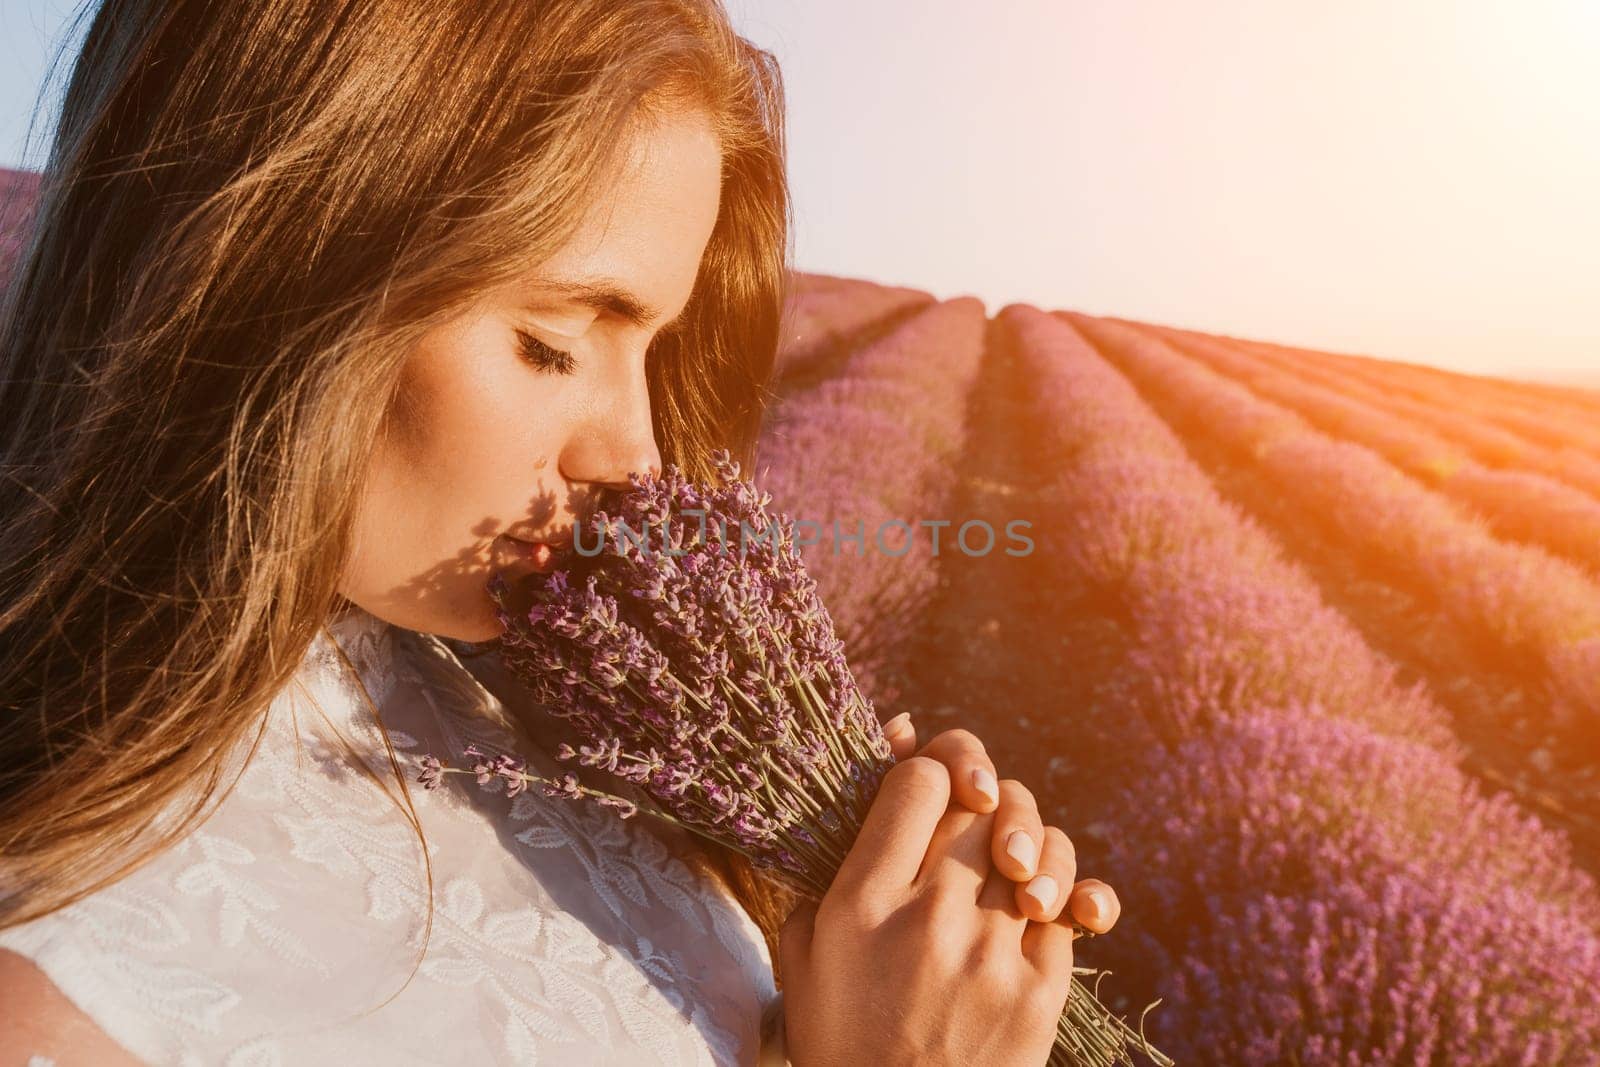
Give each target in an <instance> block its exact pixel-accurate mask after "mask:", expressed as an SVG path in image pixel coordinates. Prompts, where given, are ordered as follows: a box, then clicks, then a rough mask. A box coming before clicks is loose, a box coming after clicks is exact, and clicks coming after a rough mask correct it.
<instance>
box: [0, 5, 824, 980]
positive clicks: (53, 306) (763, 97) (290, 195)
mask: <svg viewBox="0 0 1600 1067" xmlns="http://www.w3.org/2000/svg"><path fill="white" fill-rule="evenodd" d="M685 106H692V107H699V108H702V109H704V110H705V111H706V112H707V113H708V114H709V115H710V116H711V117H712V119H713V122H714V124H715V126H716V128H717V130H718V132H719V133H720V136H721V144H722V151H723V189H722V198H721V210H720V216H719V218H718V219H717V222H716V226H715V229H714V232H713V234H712V237H711V240H710V244H709V246H708V248H707V250H706V253H705V257H704V260H703V262H702V264H701V271H700V276H699V278H698V279H697V281H696V287H695V295H694V298H693V301H692V303H691V305H690V308H689V310H688V312H687V314H686V315H685V317H684V319H683V320H682V322H681V324H680V325H678V326H677V327H675V328H673V329H671V330H668V331H663V332H662V334H661V335H659V336H658V337H657V339H656V340H655V342H654V346H653V348H652V351H651V357H650V359H649V361H648V365H649V368H650V369H649V375H650V389H651V397H652V404H653V410H654V413H655V420H656V426H655V429H656V437H657V440H658V442H660V445H661V450H662V457H663V459H664V460H665V461H666V462H672V463H677V464H678V465H679V466H680V467H682V468H683V469H685V470H686V471H688V472H689V473H690V474H692V475H694V476H697V477H707V476H710V474H711V471H710V470H709V469H708V465H707V461H706V456H707V454H708V452H709V451H710V450H711V449H712V448H715V447H718V446H722V447H727V448H729V449H731V450H732V451H733V453H734V455H735V456H743V457H745V458H746V460H747V461H748V457H749V456H750V453H751V451H752V449H753V446H754V441H755V438H756V435H757V433H758V431H759V428H760V421H761V415H762V411H763V407H764V404H765V401H766V399H767V391H766V390H767V382H768V379H769V377H770V373H771V369H772V363H773V358H774V355H775V350H776V347H777V344H778V338H779V326H780V315H781V309H782V307H783V304H784V299H785V296H786V286H787V285H788V279H789V274H788V269H787V253H788V249H789V247H790V238H791V232H790V211H789V199H788V189H787V185H786V177H785V160H784V142H783V137H784V133H783V90H782V82H781V78H780V76H779V71H778V68H777V65H776V62H775V60H774V59H773V57H772V56H771V55H770V54H769V53H766V52H763V51H761V50H759V49H757V48H755V47H754V46H752V45H751V44H750V43H749V42H747V41H745V40H743V39H742V38H740V37H739V36H738V35H737V34H735V33H734V32H733V30H732V28H731V26H730V24H729V21H728V17H727V14H726V12H725V11H724V10H723V8H722V6H721V3H720V0H560V2H554V0H550V2H539V0H453V2H441V3H430V4H425V5H418V4H416V3H414V2H412V0H256V2H243V0H241V2H236V3H225V4H219V3H210V2H200V0H104V2H103V3H102V4H101V5H100V6H99V7H98V8H97V9H96V10H95V11H94V13H93V18H92V22H91V23H90V25H89V27H88V31H87V36H86V38H85V43H84V45H83V48H82V51H81V53H80V54H79V56H78V58H77V60H76V62H75V64H74V66H73V69H72V71H71V75H70V78H69V81H68V84H67V87H66V91H65V95H64V103H63V107H62V112H61V118H60V122H59V125H58V126H57V127H56V128H55V130H54V134H53V138H52V140H51V143H50V151H49V156H48V161H47V163H46V165H45V166H44V171H43V176H42V179H41V182H40V188H39V193H38V208H37V216H36V219H35V222H34V225H33V228H32V230H31V231H30V232H29V234H28V235H27V236H26V239H25V240H24V241H23V243H22V246H21V248H20V251H19V258H18V260H17V262H16V263H15V265H14V268H13V271H12V273H11V277H10V280H9V283H8V285H7V288H6V293H5V302H4V305H3V307H0V412H4V413H5V418H4V423H3V425H0V873H3V874H4V876H5V879H6V882H7V888H8V889H10V890H12V892H10V893H9V894H8V895H7V896H5V897H4V899H3V900H0V928H4V927H7V926H11V925H16V924H19V923H22V922H26V921H28V920H29V919H32V918H36V917H38V916H40V915H43V914H46V913H48V912H51V911H54V910H56V909H58V908H61V907H64V906H66V905H67V904H70V903H72V902H74V901H76V900H78V899H80V898H82V897H84V896H86V895H87V894H90V893H92V892H94V891H95V890H97V889H99V888H101V887H103V886H105V885H108V884H110V883H111V882H114V881H116V880H117V879H119V878H121V877H123V876H125V875H126V874H127V873H129V872H131V871H132V870H133V869H134V868H136V867H138V866H139V865H141V864H142V863H144V862H145V861H147V860H148V859H149V858H151V857H152V856H153V855H154V854H155V853H157V852H158V851H160V850H161V849H163V848H165V847H167V846H168V845H170V844H171V843H173V842H174V841H175V840H176V839H177V838H178V837H180V836H181V835H182V834H184V833H185V832H187V831H188V830H190V829H192V828H193V827H194V826H195V825H197V824H198V822H199V821H201V820H202V819H203V818H204V817H205V816H206V815H208V814H209V812H210V810H213V809H212V808H210V807H208V804H209V803H210V802H212V801H215V802H220V800H221V799H222V798H225V797H226V795H227V793H228V791H229V790H230V789H231V788H232V784H233V783H232V782H228V783H226V784H224V783H223V782H221V781H220V778H221V777H222V775H221V774H219V764H220V763H221V761H220V760H219V755H220V754H221V753H224V752H226V751H229V750H231V749H232V747H233V746H234V745H235V744H236V743H237V742H240V741H241V740H248V739H249V738H250V737H251V736H252V734H254V736H255V737H256V738H257V739H259V736H260V733H259V732H260V729H261V727H262V725H263V724H264V723H265V721H266V709H267V707H268V704H269V703H270V701H271V700H272V698H273V696H274V695H275V694H276V693H278V692H279V691H280V690H281V689H282V688H283V687H284V686H285V685H286V684H288V683H289V680H290V679H291V677H292V676H293V674H294V672H295V669H296V667H297V666H298V665H299V663H300V661H301V658H302V655H303V654H304V652H305V651H306V650H307V648H308V646H309V645H310V643H311V641H312V640H313V638H314V637H315V635H316V633H317V632H318V629H319V627H321V626H322V625H323V623H324V622H325V621H326V620H327V619H328V618H329V617H330V615H331V613H332V612H333V611H334V610H335V609H336V608H337V606H338V604H339V601H340V600H341V599H342V598H339V597H338V594H337V593H336V591H335V586H336V583H337V582H338V580H339V577H340V575H341V572H342V570H343V568H344V564H345V561H346V559H347V558H348V557H347V553H348V551H349V549H350V548H351V536H350V531H351V528H352V523H353V519H354V516H355V513H356V505H357V502H358V498H359V491H360V488H361V486H362V485H363V482H364V472H365V467H366V463H367V460H368V456H369V454H370V452H371V448H372V442H373V440H374V439H375V435H376V434H377V432H378V430H379V428H380V426H381V425H382V422H383V418H384V415H385V412H386V411H387V410H388V409H389V406H390V404H391V403H392V402H394V400H395V397H396V389H395V386H396V383H397V381H398V380H399V370H400V365H401V363H402V362H403V361H404V358H405V354H406V353H407V351H408V350H409V349H410V347H411V343H412V342H413V341H414V340H415V339H416V338H417V337H419V336H421V335H422V334H423V333H424V332H426V331H427V330H428V329H430V328H431V327H433V326H434V325H436V324H437V323H439V322H440V321H442V320H444V319H446V318H448V317H449V316H451V315H452V314H453V313H456V312H458V311H459V310H460V309H461V308H462V307H463V306H465V305H466V304H468V303H470V302H471V300H472V299H473V298H474V294H476V293H478V292H480V291H481V288H482V287H484V286H488V285H494V284H497V283H499V282H502V281H504V280H506V279H508V278H510V277H512V276H513V275H515V274H517V273H519V272H521V271H525V270H526V269H527V268H528V267H529V266H530V265H532V264H535V263H537V262H541V261H542V260H543V259H544V258H545V257H546V256H548V255H550V254H553V253H554V252H555V251H556V250H557V249H558V248H559V247H560V245H561V243H562V242H563V241H564V240H565V239H566V238H567V237H568V236H569V235H570V234H571V233H572V231H573V230H574V229H575V227H576V226H577V224H578V221H579V218H580V216H581V212H582V210H583V208H584V207H585V205H586V204H587V203H588V201H589V198H590V196H592V194H593V193H594V192H595V186H596V183H597V182H600V181H603V180H604V176H605V175H606V174H607V172H608V170H609V167H610V165H611V164H612V162H613V159H614V155H613V153H614V151H615V150H616V149H617V148H619V147H620V146H621V145H622V144H623V143H624V142H626V141H627V139H628V137H629V135H630V133H631V132H632V131H634V130H636V129H638V128H639V127H638V125H637V124H639V123H644V122H648V121H649V120H650V119H651V117H652V116H654V115H659V114H662V113H664V109H668V108H673V107H685ZM658 109H661V110H658ZM252 751H253V748H252ZM390 754H391V758H392V756H393V750H392V748H391V750H390ZM394 767H395V770H396V772H397V774H398V773H399V765H398V763H395V764H394ZM400 779H401V789H400V795H401V796H402V797H403V798H404V799H405V804H404V805H402V814H406V815H407V818H408V820H409V821H410V822H411V824H412V825H413V826H414V827H416V829H417V832H418V835H419V837H420V835H421V828H420V826H419V825H418V824H417V820H416V818H415V811H414V809H412V810H411V811H410V812H409V814H407V812H406V808H407V807H408V806H409V804H410V798H411V790H410V789H409V788H408V786H407V784H406V781H405V776H404V775H400ZM235 780H237V779H235ZM171 812H177V813H178V814H177V816H176V817H167V816H168V814H169V813H171ZM423 855H424V858H425V856H426V851H425V849H424V851H423ZM703 860H704V862H703V864H702V866H703V868H704V869H705V870H707V871H709V872H711V873H714V874H718V875H719V876H721V877H724V878H726V879H727V880H728V881H729V882H730V883H731V884H732V888H733V889H734V892H735V894H736V895H737V896H738V898H739V899H740V900H741V901H742V902H743V904H744V906H745V907H746V909H747V910H748V911H749V912H750V914H751V915H752V917H753V918H754V919H755V920H756V922H757V923H758V924H759V925H760V926H761V927H762V929H763V932H764V933H765V934H766V937H767V942H768V946H769V948H770V949H771V955H772V958H773V960H774V963H776V960H777V957H778V952H777V947H776V930H777V927H778V925H779V924H781V921H782V919H783V917H784V915H785V914H786V913H787V910H788V907H789V905H790V903H792V901H791V900H790V899H789V898H787V896H786V895H785V894H783V893H781V892H780V891H778V890H776V889H773V888H771V887H770V886H769V885H768V883H766V882H763V881H761V880H759V878H758V876H757V875H756V874H755V872H754V871H753V870H752V869H751V868H750V866H749V865H748V864H747V863H746V862H745V861H744V860H743V858H742V857H739V856H737V855H735V854H733V853H730V852H725V851H723V850H721V849H718V848H715V847H710V846H707V851H706V854H705V856H704V857H703ZM429 887H430V894H429V900H430V909H429V919H430V924H431V918H432V908H431V903H432V893H431V888H432V879H431V872H430V875H429ZM424 951H426V946H424Z"/></svg>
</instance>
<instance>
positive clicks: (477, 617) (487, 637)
mask: <svg viewBox="0 0 1600 1067" xmlns="http://www.w3.org/2000/svg"><path fill="white" fill-rule="evenodd" d="M441 625H442V628H441V629H436V630H434V631H432V632H433V633H434V634H436V635H437V636H439V637H448V638H450V639H452V640H455V641H470V642H472V643H473V644H478V643H480V642H483V641H492V640H494V639H495V638H497V637H499V636H500V635H501V634H503V633H504V632H505V627H503V626H501V625H500V619H499V618H498V617H497V616H496V615H495V606H494V605H493V604H491V603H486V604H484V605H483V607H482V608H481V609H476V610H473V611H470V612H466V613H463V614H461V615H458V616H456V617H454V618H450V619H446V620H443V621H442V624H441Z"/></svg>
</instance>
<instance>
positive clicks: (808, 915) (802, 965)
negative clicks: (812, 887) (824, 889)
mask: <svg viewBox="0 0 1600 1067" xmlns="http://www.w3.org/2000/svg"><path fill="white" fill-rule="evenodd" d="M816 922H817V905H816V902H815V901H811V900H801V901H800V902H799V903H798V904H796V905H795V906H794V910H793V911H791V912H790V913H789V917H788V918H786V919H785V920H784V921H783V926H782V927H780V928H779V930H778V966H779V968H781V970H782V971H783V973H786V974H801V973H803V972H805V971H807V970H809V969H810V966H809V965H810V962H811V938H812V937H813V936H814V935H815V933H816Z"/></svg>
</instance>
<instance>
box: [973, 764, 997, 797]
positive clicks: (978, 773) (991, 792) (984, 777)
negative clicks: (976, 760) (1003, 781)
mask: <svg viewBox="0 0 1600 1067" xmlns="http://www.w3.org/2000/svg"><path fill="white" fill-rule="evenodd" d="M972 784H973V785H974V786H976V787H977V789H978V792H980V793H982V794H983V795H984V796H986V797H988V798H989V799H990V800H992V801H994V802H995V803H996V804H998V803H1000V783H999V782H996V781H995V780H994V775H992V774H990V773H989V772H988V771H986V770H984V769H983V768H982V767H974V768H973V769H972Z"/></svg>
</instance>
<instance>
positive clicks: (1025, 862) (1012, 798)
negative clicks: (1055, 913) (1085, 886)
mask: <svg viewBox="0 0 1600 1067" xmlns="http://www.w3.org/2000/svg"><path fill="white" fill-rule="evenodd" d="M1043 843H1044V822H1043V820H1041V819H1040V818H1039V805H1038V803H1037V802H1036V801H1035V800H1034V798H1033V794H1032V793H1031V792H1029V791H1028V787H1027V786H1025V785H1023V784H1022V783H1021V782H1019V781H1017V780H1016V779H1015V778H1006V779H1003V780H1002V781H1001V782H1000V806H999V807H998V808H996V809H995V812H994V840H993V842H992V843H991V847H992V850H993V859H994V865H995V866H996V867H998V868H999V869H1000V870H1001V871H1002V872H1004V873H1005V876H1006V877H1007V878H1010V879H1011V880H1013V881H1016V882H1025V881H1027V880H1028V879H1029V878H1032V877H1033V876H1034V874H1035V873H1037V872H1038V870H1039V854H1040V851H1041V849H1042V848H1043ZM1061 884H1062V885H1068V884H1070V883H1067V882H1062V883H1061Z"/></svg>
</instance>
